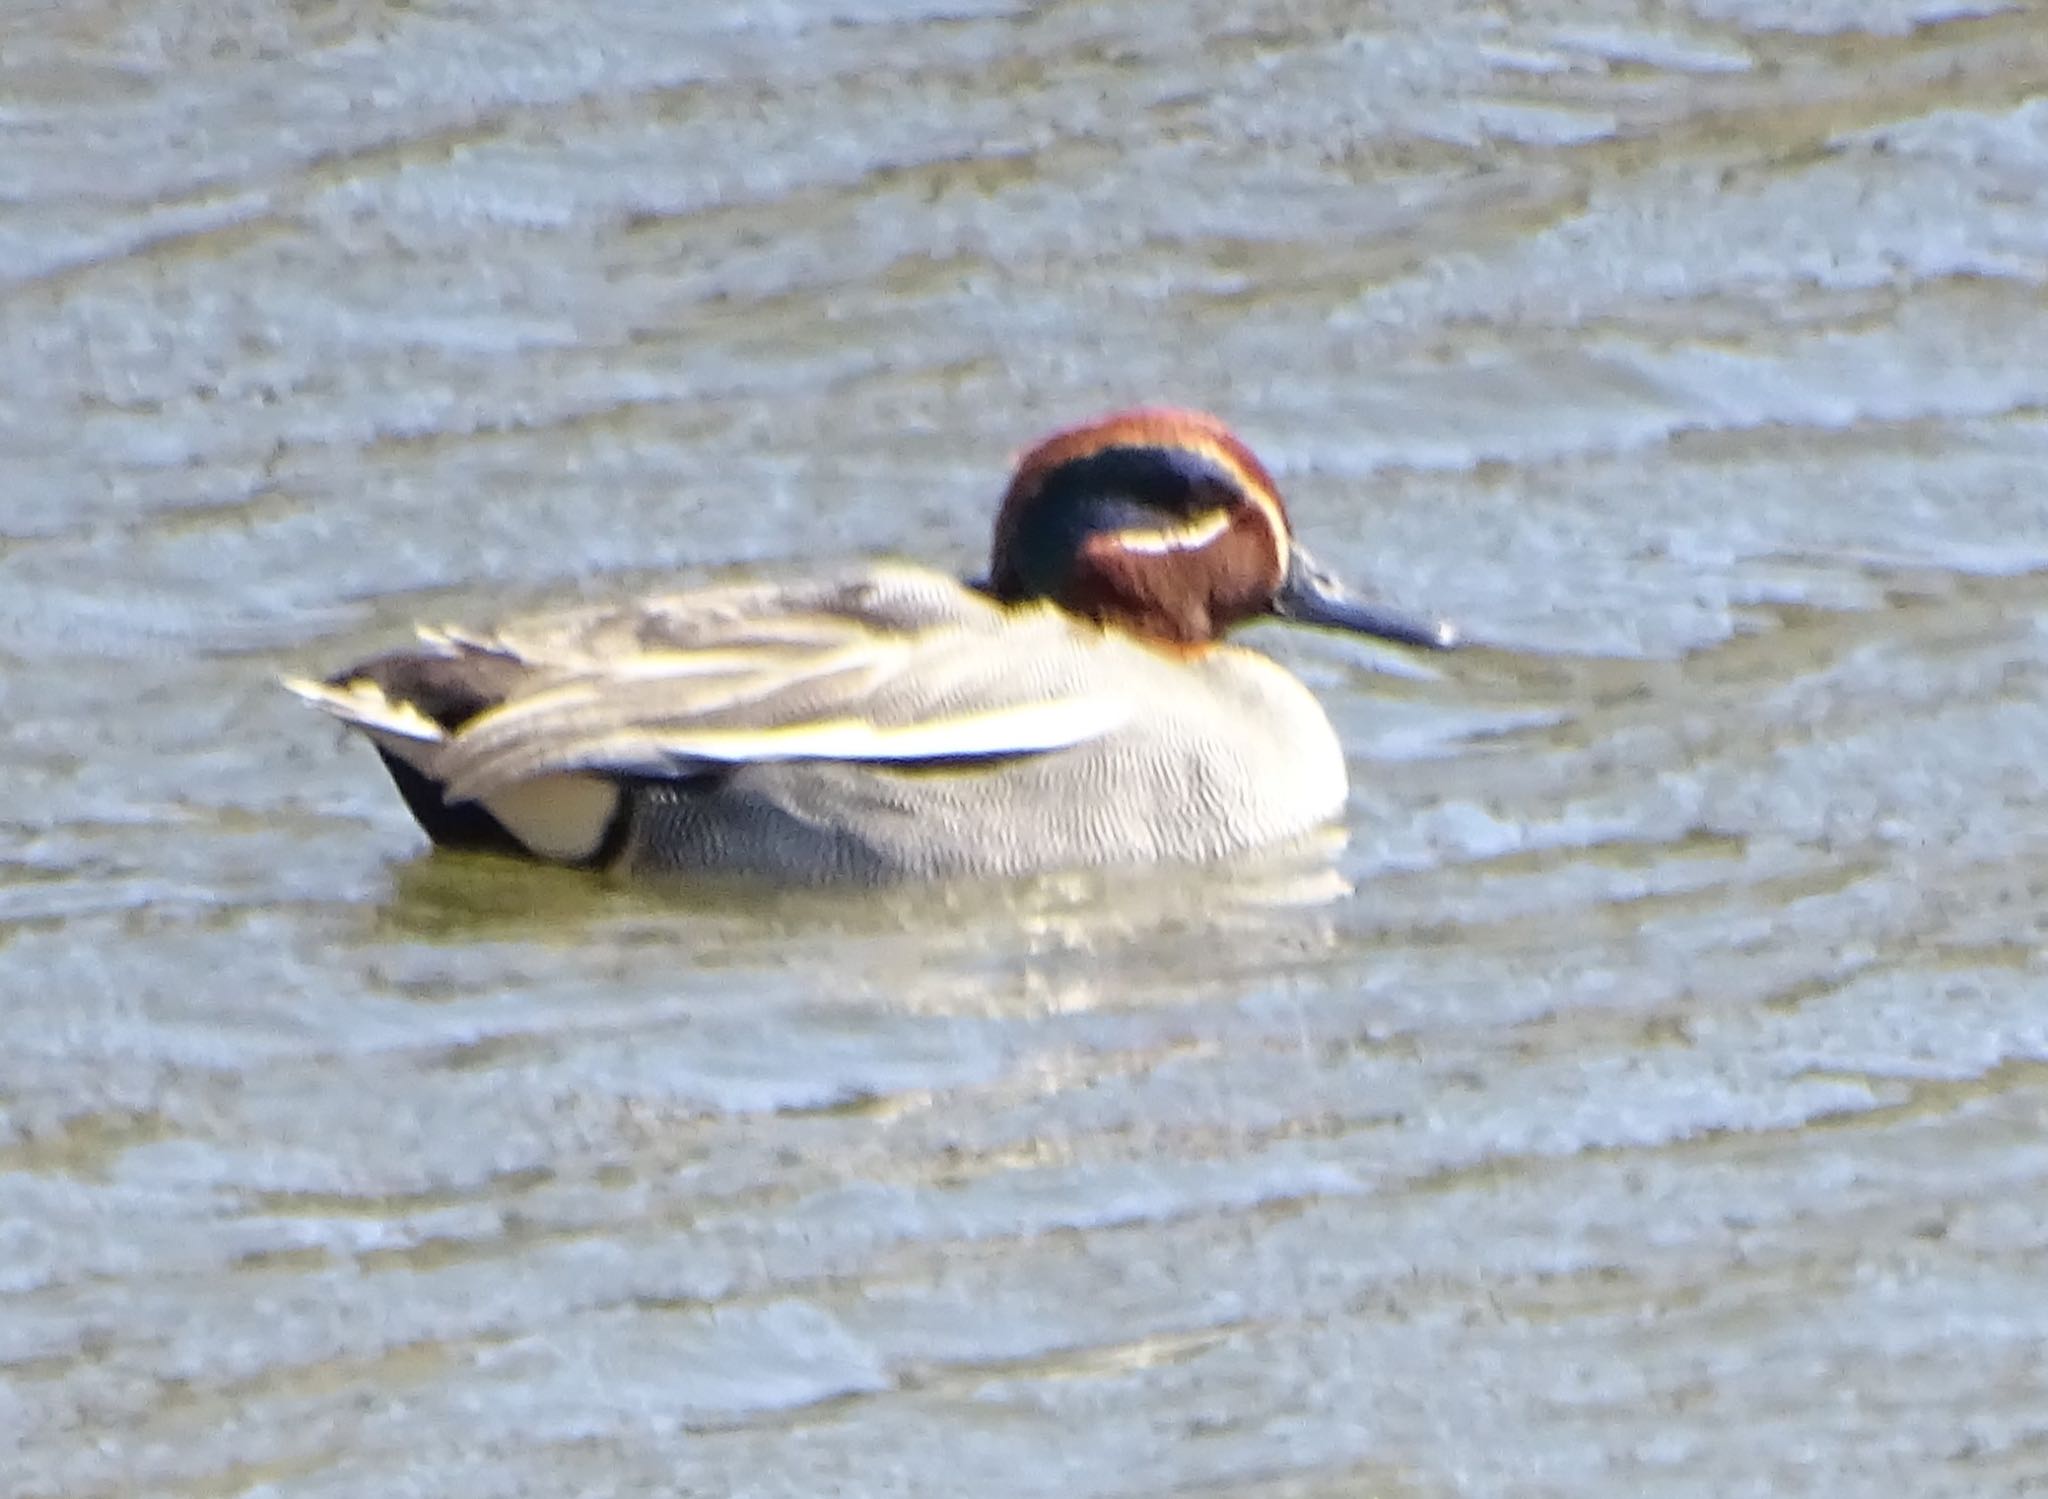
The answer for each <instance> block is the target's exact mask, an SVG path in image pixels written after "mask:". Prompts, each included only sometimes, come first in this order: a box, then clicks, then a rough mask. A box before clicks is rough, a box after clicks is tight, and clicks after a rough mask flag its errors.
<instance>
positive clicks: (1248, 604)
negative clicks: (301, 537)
mask: <svg viewBox="0 0 2048 1499" xmlns="http://www.w3.org/2000/svg"><path fill="white" fill-rule="evenodd" d="M1265 618H1279V619H1283V620H1292V621H1294V622H1296V623H1300V624H1307V625H1319V626H1324V627H1327V628H1331V629H1337V630H1347V631H1353V632H1356V633H1359V634H1363V635H1371V636H1377V637H1379V638H1381V639H1385V640H1391V641H1397V642H1400V643H1402V644H1405V645H1410V646H1420V647H1427V648H1435V649H1441V648H1444V647H1447V646H1449V645H1451V644H1453V643H1454V634H1453V631H1452V630H1451V628H1450V627H1449V626H1448V625H1445V624H1442V623H1439V622H1436V621H1431V620H1422V619H1415V618H1409V617H1407V616H1404V615H1401V614H1398V613H1396V612H1394V611H1392V610H1390V609H1386V608H1383V607H1380V606H1378V605H1376V604H1372V603H1368V602H1366V601H1364V600H1362V599H1359V598H1357V597H1355V596H1353V595H1351V594H1349V593H1347V592H1345V591H1344V590H1343V588H1341V587H1340V586H1339V585H1338V584H1337V583H1336V582H1335V581H1334V580H1333V579H1332V578H1331V577H1330V576H1329V575H1328V574H1327V573H1325V572H1324V571H1323V570H1322V569H1321V568H1319V567H1318V566H1317V565H1316V564H1315V563H1314V562H1313V561H1312V560H1311V559H1310V557H1309V555H1308V554H1307V552H1305V551H1304V550H1303V549H1302V547H1301V546H1300V544H1299V543H1297V542H1296V541H1295V540H1294V537H1293V534H1292V532H1291V530H1290V529H1289V526H1288V521H1287V512H1286V509H1285V507H1284V506H1283V505H1282V503H1281V500H1280V495H1279V492H1278V490H1277V489H1276V488H1275V486H1274V483H1273V480H1272V478H1271V476H1270V475H1268V473H1267V472H1266V470H1265V468H1264V467H1263V466H1261V464H1260V463H1259V461H1258V459H1256V458H1255V457H1253V456H1252V454H1251V452H1250V451H1249V450H1248V449H1247V448H1246V447H1245V446H1244V444H1243V443H1241V442H1240V441H1238V439H1237V438H1236V437H1235V436H1233V435H1232V434H1231V433H1230V431H1229V430H1228V429H1227V428H1225V427H1224V425H1223V424H1222V423H1221V422H1219V421H1218V420H1217V419H1216V418H1214V417H1212V416H1208V415H1204V414H1202V413H1199V412H1193V411H1184V410H1176V409H1171V408H1147V409H1140V410H1134V411H1125V412H1119V413H1117V414H1115V415H1112V416H1108V417H1105V418H1102V419H1100V420H1097V421H1092V422H1088V423H1086V424H1084V425H1081V426H1077V427H1073V428H1070V429H1068V430H1066V431H1062V432H1059V433H1056V434H1054V435H1053V436H1051V437H1050V438H1048V439H1046V440H1045V441H1044V442H1042V443H1040V444H1039V445H1038V446H1037V447H1035V448H1033V449H1032V450H1031V451H1030V452H1029V453H1027V454H1026V455H1025V457H1024V459H1023V460H1022V462H1021V463H1020V464H1019V465H1018V467H1017V470H1016V472H1015V474H1014V476H1013V477H1012V478H1011V480H1010V485H1009V489H1008V492H1007V493H1006V494H1005V495H1004V497H1003V502H1002V507H1001V509H1000V511H999V512H998V513H997V516H996V524H995V544H994V548H993V553H992V562H991V566H990V568H989V573H988V576H987V578H986V579H985V580H982V581H978V582H973V583H962V582H960V581H957V580H955V579H953V578H950V577H947V576H945V575H943V574H940V573H937V572H931V571H927V570H925V569H923V568H918V567H912V566H907V565H887V564H883V565H863V566H856V567H849V568H843V569H839V570H837V571H833V572H828V573H826V574H824V575H822V576H818V577H813V578H810V579H805V580H798V581H785V582H765V583H763V582H750V583H736V584H729V585H723V586H715V587H707V588H699V589H693V590H690V591H688V592H682V593H675V594H669V595H665V596H659V597H653V598H645V599H640V600H636V601H634V602H631V603H625V604H615V605H604V606H595V607H583V608H575V609H570V610H567V611H563V612H558V613H554V614H548V615H543V616H540V617H537V618H532V619H526V620H521V621H516V622H513V623H509V624H506V625H503V626H501V627H498V628H495V629H491V630H487V631H468V630H459V629H423V630H422V631H421V632H420V639H419V643H418V644H417V645H416V646H414V647H413V648H411V649H407V650H399V651H394V652H391V653H389V654H386V655H381V656H376V657H373V658H371V659H370V660H367V661H364V662H362V663H360V664H358V665H355V666H351V667H349V668H348V669H346V670H345V671H341V672H339V673H337V674H335V675H334V676H332V677H329V678H328V679H327V680H325V681H311V680H304V679H297V680H290V681H287V683H286V685H287V686H288V687H290V688H291V689H292V690H293V691H294V692H296V693H298V694H299V695H300V696H301V697H303V698H305V699H307V700H308V701H309V702H311V703H313V704H314V705H316V706H317V707H319V708H321V709H323V710H325V711H326V712H328V713H330V714H332V715H333V716H335V717H336V718H338V719H340V720H341V721H342V722H343V723H345V724H347V725H349V726H350V727H351V728H354V729H358V730H360V731H361V732H362V733H364V734H365V735H367V736H368V737H369V739H370V741H371V742H372V743H373V744H374V745H375V746H376V747H377V751H378V753H379V754H380V755H382V757H383V760H384V764H385V765H386V767H387V768H388V769H389V770H390V773H391V776H392V778H393V779H394V780H395V781H396V782H397V784H398V790H399V792H400V794H401V795H403V796H404V798H405V801H406V804H407V806H408V807H409V808H410V809H411V811H412V814H413V816H414V817H415V818H417V819H418V821H419V824H420V826H421V827H422V828H423V829H424V830H425V831H426V833H427V835H428V837H430V838H431V839H432V840H433V841H434V842H435V843H437V844H441V845H446V846H453V847H472V848H488V849H498V850H503V851H508V852H513V853H518V854H523V855H528V856H532V857H536V858H540V859H544V860H549V861H552V862H556V863H564V864H574V865H582V866H587V867H591V868H600V869H607V870H627V871H632V872H635V873H675V874H712V875H732V876H742V877H756V878H765V879H768V880H770V881H773V882H776V883H785V884H787V883H804V884H814V883H824V882H831V881H864V882H881V881H887V880H900V879H930V878H941V877H948V876H1001V875H1018V874H1027V873H1033V872H1038V871H1044V870H1050V869H1057V868H1068V867H1078V866H1088V865H1110V864H1131V863H1141V862H1149V861H1164V860H1174V861H1193V860H1214V859H1221V858H1227V857H1229V856H1232V855H1236V854H1242V853H1245V852H1248V851H1250V850H1253V849H1257V848H1262V847H1266V846H1271V845H1281V844H1286V843H1288V842H1291V841H1295V840H1298V839H1303V838H1306V837H1309V836H1311V835H1313V834H1314V833H1315V832H1316V831H1317V830H1318V829H1319V828H1320V827H1321V826H1323V825H1324V824H1326V823H1327V822H1329V821H1330V820H1331V819H1333V818H1334V817H1335V816H1336V815H1337V814H1338V812H1339V811H1340V810H1341V809H1342V807H1343V804H1344V797H1345V790H1346V786H1345V772H1344V756H1343V752H1342V750H1341V748H1340V747H1339V745H1338V743H1337V736H1336V733H1335V731H1334V730H1333V729H1332V728H1331V726H1330V721H1329V719H1328V718H1327V717H1326V716H1325V715H1324V713H1323V710H1322V707H1321V705H1320V704H1318V703H1317V701H1316V699H1315V697H1314V696H1313V695H1312V694H1311V693H1310V692H1309V690H1308V689H1307V688H1306V687H1305V686H1303V685H1302V683H1300V682H1299V681H1297V680H1296V679H1295V678H1294V677H1293V676H1291V675H1289V674H1288V673H1287V672H1286V671H1285V670H1283V669H1282V668H1281V667H1280V666H1279V665H1277V664H1276V663H1274V662H1273V661H1271V660H1269V659H1267V658H1266V657H1264V656H1261V655H1258V654H1257V653H1255V652H1253V651H1249V650H1246V649H1243V648H1241V647H1238V646H1234V645H1229V644H1225V643H1224V642H1223V638H1222V637H1223V636H1224V634H1225V632H1226V631H1228V630H1230V629H1231V628H1232V627H1233V626H1235V625H1239V624H1243V623H1245V622H1247V621H1250V620H1257V619H1265Z"/></svg>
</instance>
